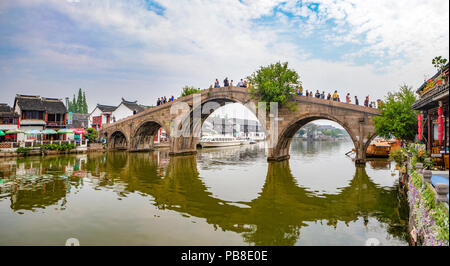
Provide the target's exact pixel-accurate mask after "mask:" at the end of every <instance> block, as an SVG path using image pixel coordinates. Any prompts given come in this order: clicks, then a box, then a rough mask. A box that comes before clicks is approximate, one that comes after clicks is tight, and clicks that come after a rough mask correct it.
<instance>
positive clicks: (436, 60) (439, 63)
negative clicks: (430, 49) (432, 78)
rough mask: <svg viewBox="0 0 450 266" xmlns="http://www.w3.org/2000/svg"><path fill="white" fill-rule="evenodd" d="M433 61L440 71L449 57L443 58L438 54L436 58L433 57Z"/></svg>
mask: <svg viewBox="0 0 450 266" xmlns="http://www.w3.org/2000/svg"><path fill="white" fill-rule="evenodd" d="M431 63H432V64H433V66H434V67H435V68H437V70H438V71H442V70H443V69H444V66H445V64H446V63H447V59H445V58H443V57H442V56H436V57H435V58H433V60H432V61H431Z"/></svg>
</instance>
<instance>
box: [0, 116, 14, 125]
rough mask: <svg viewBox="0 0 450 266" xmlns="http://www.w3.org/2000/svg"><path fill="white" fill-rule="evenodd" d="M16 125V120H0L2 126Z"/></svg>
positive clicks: (4, 118) (7, 118)
mask: <svg viewBox="0 0 450 266" xmlns="http://www.w3.org/2000/svg"><path fill="white" fill-rule="evenodd" d="M16 123H17V120H16V118H10V117H3V118H0V124H3V125H14V124H16Z"/></svg>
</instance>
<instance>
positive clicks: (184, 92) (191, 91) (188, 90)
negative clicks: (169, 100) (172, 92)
mask: <svg viewBox="0 0 450 266" xmlns="http://www.w3.org/2000/svg"><path fill="white" fill-rule="evenodd" d="M198 92H200V89H196V88H194V87H193V86H184V87H183V89H182V91H181V96H180V97H184V96H188V95H191V94H194V93H198Z"/></svg>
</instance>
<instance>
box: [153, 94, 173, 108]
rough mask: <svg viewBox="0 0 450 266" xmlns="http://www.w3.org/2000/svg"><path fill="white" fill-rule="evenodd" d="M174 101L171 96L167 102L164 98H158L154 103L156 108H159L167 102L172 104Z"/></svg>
mask: <svg viewBox="0 0 450 266" xmlns="http://www.w3.org/2000/svg"><path fill="white" fill-rule="evenodd" d="M174 100H175V98H174V97H173V95H172V97H170V98H169V100H167V98H166V96H163V97H161V98H158V100H157V101H156V106H160V105H163V104H166V103H168V102H173V101H174Z"/></svg>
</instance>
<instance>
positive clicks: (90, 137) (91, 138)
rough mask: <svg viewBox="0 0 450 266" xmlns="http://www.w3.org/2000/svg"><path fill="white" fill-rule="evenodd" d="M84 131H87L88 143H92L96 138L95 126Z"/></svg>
mask: <svg viewBox="0 0 450 266" xmlns="http://www.w3.org/2000/svg"><path fill="white" fill-rule="evenodd" d="M86 132H87V133H88V135H87V139H88V140H89V142H90V143H94V142H95V140H96V139H97V138H98V132H97V130H95V128H88V129H86Z"/></svg>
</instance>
